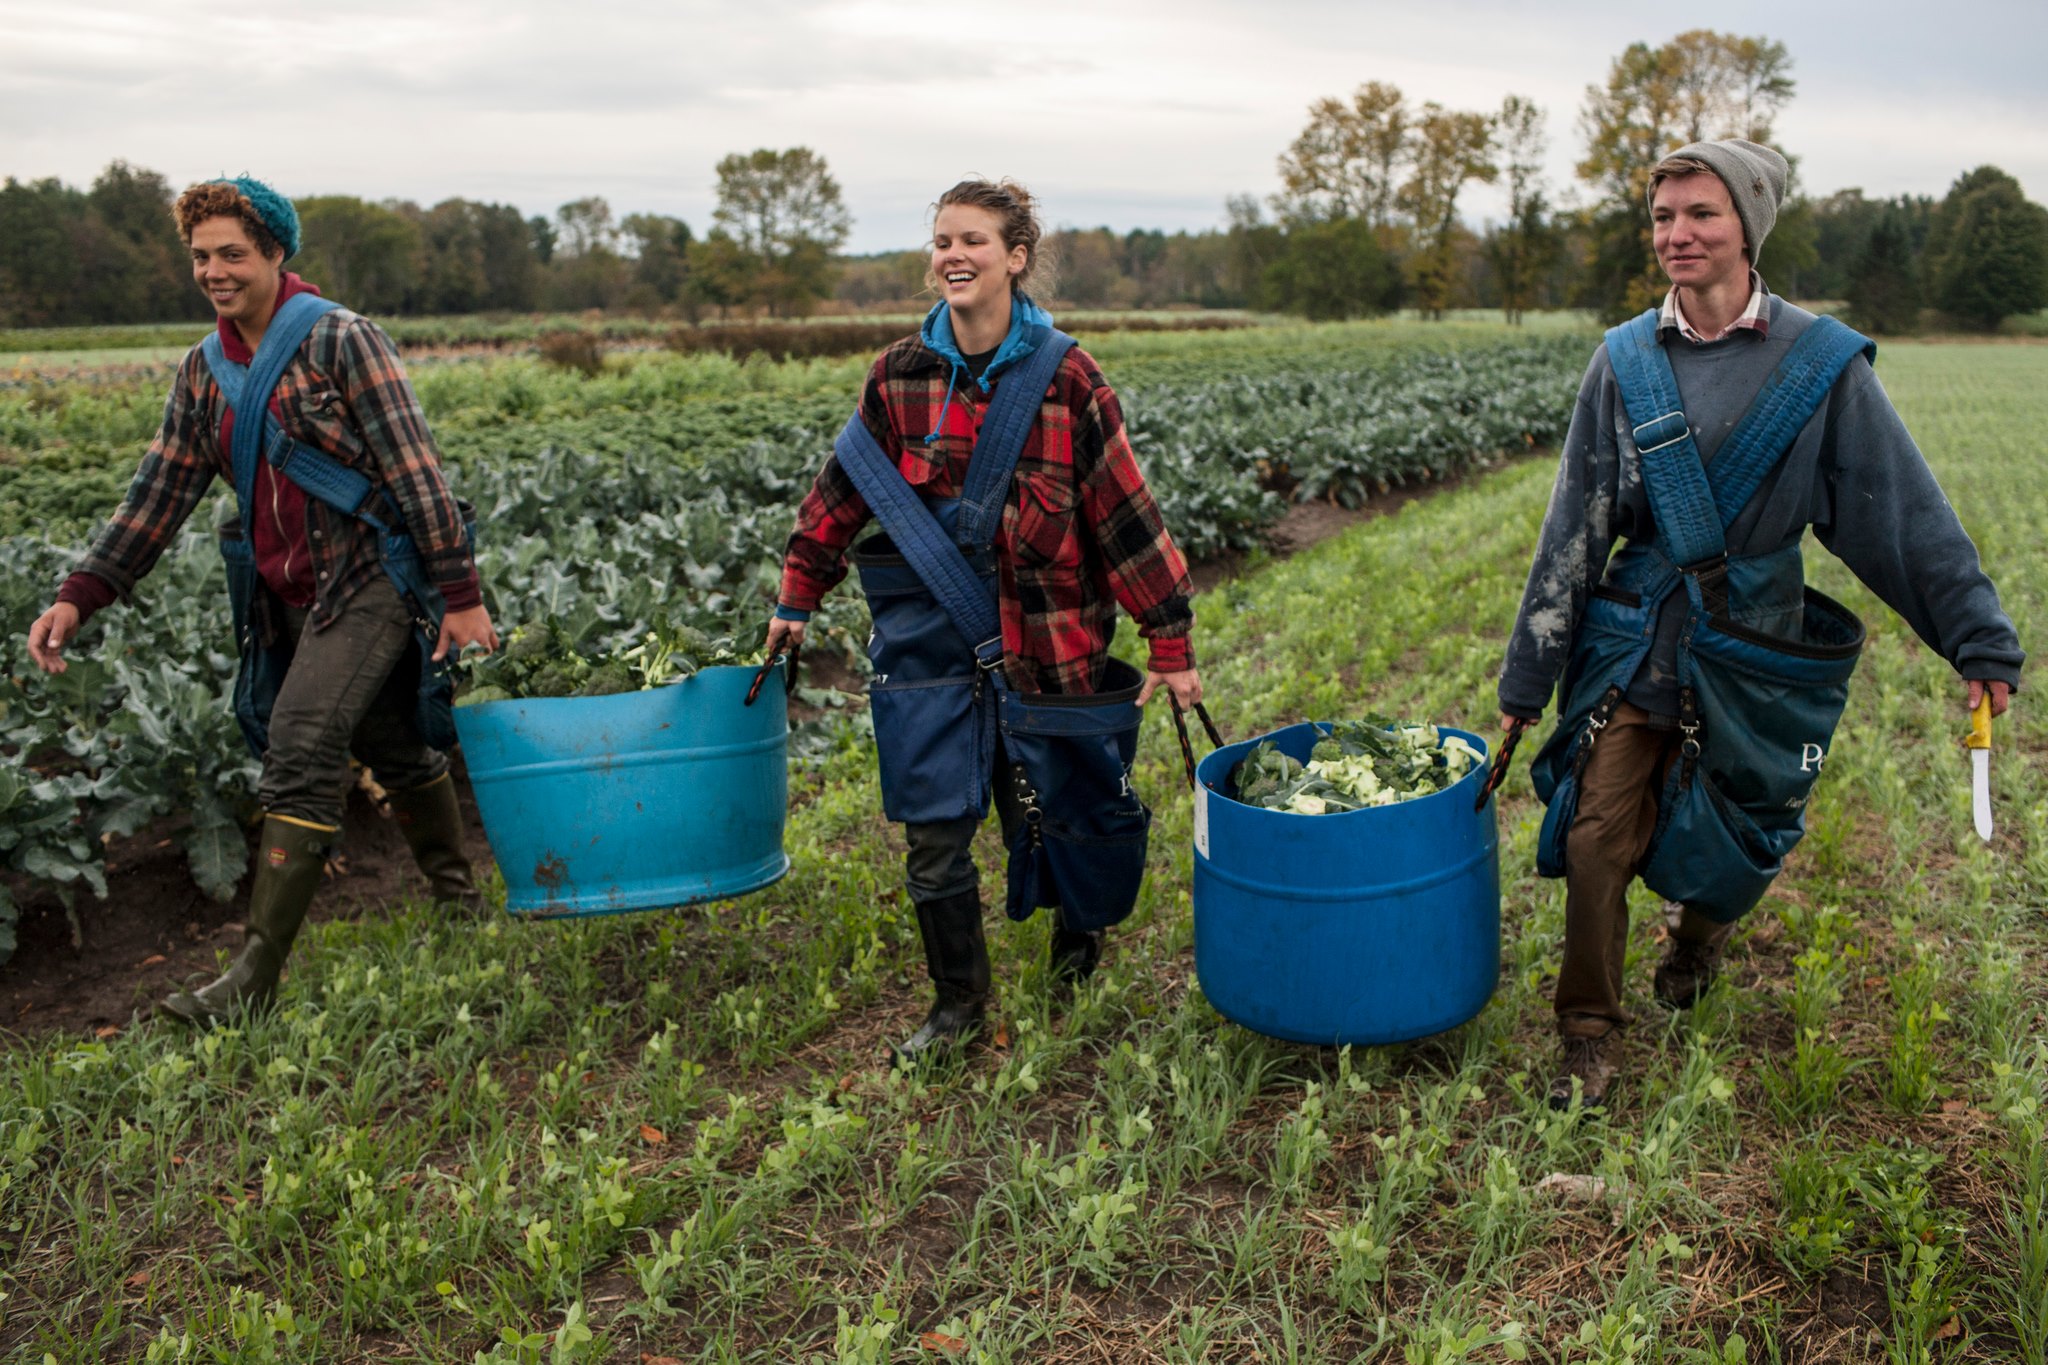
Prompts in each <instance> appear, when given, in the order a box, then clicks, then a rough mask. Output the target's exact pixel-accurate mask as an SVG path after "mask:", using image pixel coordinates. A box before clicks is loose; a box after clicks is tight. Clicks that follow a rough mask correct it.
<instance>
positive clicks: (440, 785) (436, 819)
mask: <svg viewBox="0 0 2048 1365" xmlns="http://www.w3.org/2000/svg"><path fill="white" fill-rule="evenodd" d="M385 797H386V798H387V799H388V800H389V801H390V802H391V815H392V818H394V819H395V820H397V821H398V832H399V833H401V834H403V835H404V836H405V846H406V847H407V848H409V849H411V850H412V860H413V861H414V862H415V863H418V864H419V868H420V871H421V872H423V873H425V874H426V877H427V886H428V887H429V888H430V889H431V890H432V891H433V894H434V903H435V904H436V905H443V906H450V907H454V908H458V909H463V910H469V911H481V910H482V909H483V908H484V896H483V892H481V891H479V890H477V887H476V875H475V873H474V872H472V871H471V870H470V866H469V857H468V855H467V854H465V853H464V852H463V851H462V806H461V803H460V802H458V801H457V800H456V797H455V777H454V775H453V774H452V773H442V774H441V775H440V776H439V777H437V778H435V779H434V780H433V781H432V782H429V783H427V785H426V786H424V787H413V788H411V789H410V790H408V791H387V792H386V793H385Z"/></svg>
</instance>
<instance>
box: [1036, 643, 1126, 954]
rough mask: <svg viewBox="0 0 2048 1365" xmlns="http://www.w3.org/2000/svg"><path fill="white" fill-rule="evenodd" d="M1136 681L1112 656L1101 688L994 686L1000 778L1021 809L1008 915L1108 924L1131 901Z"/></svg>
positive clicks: (1073, 924)
mask: <svg viewBox="0 0 2048 1365" xmlns="http://www.w3.org/2000/svg"><path fill="white" fill-rule="evenodd" d="M1141 682H1142V679H1141V678H1140V677H1139V676H1138V672H1137V670H1136V669H1134V668H1132V667H1131V666H1130V665H1129V664H1126V663H1124V662H1122V661H1121V660H1117V659H1112V660H1110V661H1109V667H1108V670H1107V671H1106V673H1105V675H1104V683H1105V688H1104V690H1103V691H1100V692H1093V693H1087V694H1083V695H1072V694H1055V693H1027V692H1013V691H1010V690H1009V689H1008V688H1005V689H1004V690H1003V691H1002V692H1001V693H1000V694H999V696H1000V703H999V715H1000V718H1001V729H1002V736H1003V751H1004V754H1005V757H1006V759H1007V762H1008V766H1009V772H1008V773H1007V774H1006V780H1008V781H1010V782H1012V783H1014V784H1015V789H1016V793H1017V797H1018V801H1019V804H1020V805H1021V806H1022V807H1023V810H1024V819H1023V820H1022V821H1021V822H1020V823H1019V825H1018V827H1017V828H1016V829H1015V830H1014V831H1012V838H1011V843H1010V860H1009V886H1008V902H1007V909H1008V912H1009V915H1010V918H1012V919H1018V920H1021V919H1028V918H1029V917H1030V916H1031V914H1032V912H1033V911H1035V910H1038V909H1040V908H1046V907H1052V906H1058V907H1060V911H1061V922H1062V923H1063V924H1065V925H1066V926H1067V927H1068V928H1070V929H1105V928H1108V927H1109V926H1110V925H1112V924H1117V923H1120V922H1121V921H1123V920H1124V919H1125V918H1127V917H1128V916H1129V915H1130V913H1131V910H1132V908H1133V907H1134V906H1135V905H1136V904H1137V901H1138V890H1139V888H1140V887H1141V886H1142V885H1143V883H1144V880H1145V853H1146V848H1147V845H1148V842H1149V839H1150V835H1151V827H1152V812H1151V811H1150V810H1149V809H1148V808H1147V807H1146V805H1145V803H1144V802H1143V801H1140V800H1139V799H1138V795H1137V792H1136V790H1135V789H1134V788H1133V787H1132V785H1131V760H1132V759H1133V758H1134V757H1135V756H1136V754H1137V749H1138V724H1139V721H1140V719H1141V714H1142V713H1141V712H1140V711H1139V710H1138V706H1137V698H1138V690H1139V686H1140V684H1141Z"/></svg>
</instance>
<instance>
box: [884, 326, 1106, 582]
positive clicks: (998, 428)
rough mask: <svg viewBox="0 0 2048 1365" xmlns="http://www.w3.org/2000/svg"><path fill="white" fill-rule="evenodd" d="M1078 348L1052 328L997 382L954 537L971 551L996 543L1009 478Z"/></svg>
mask: <svg viewBox="0 0 2048 1365" xmlns="http://www.w3.org/2000/svg"><path fill="white" fill-rule="evenodd" d="M1073 347H1074V339H1073V338H1072V337H1070V336H1068V335H1067V334H1066V333H1065V332H1062V331H1060V330H1059V329H1057V328H1053V329H1051V330H1050V331H1049V332H1048V333H1047V335H1046V338H1045V340H1043V341H1041V342H1040V343H1039V344H1038V347H1037V349H1035V350H1033V351H1032V352H1031V354H1030V355H1028V356H1026V357H1024V360H1023V363H1022V364H1020V365H1018V366H1017V367H1016V368H1015V369H1013V370H1011V371H1010V372H1009V373H1008V374H1006V375H1004V376H1003V377H1002V378H1001V379H999V380H997V381H996V392H995V396H994V397H993V398H991V399H990V400H989V405H988V415H987V416H986V417H984V418H983V419H982V422H981V435H980V436H979V437H977V438H976V439H975V442H974V458H973V459H972V461H970V462H969V464H968V466H967V484H966V487H965V488H963V489H962V490H961V492H960V520H959V523H958V525H957V527H956V528H955V534H957V535H958V537H959V541H960V544H961V545H963V546H965V547H967V548H968V549H978V548H980V547H981V546H984V545H987V544H990V543H991V542H993V541H994V540H995V538H996V528H997V527H998V526H1000V525H1001V524H1002V518H1003V504H1004V503H1005V502H1007V501H1008V500H1009V494H1010V479H1011V477H1012V476H1013V475H1014V474H1015V473H1016V472H1017V459H1018V457H1019V456H1021V455H1022V454H1023V453H1024V442H1025V441H1026V439H1028V438H1029V437H1030V435H1031V426H1032V423H1034V422H1036V421H1037V420H1038V409H1039V407H1040V406H1041V405H1042V404H1043V403H1044V402H1045V391H1046V390H1047V389H1049V388H1051V387H1052V381H1053V378H1054V377H1055V376H1056V375H1058V374H1059V370H1060V362H1061V361H1063V360H1065V359H1066V355H1067V352H1068V351H1070V350H1072V349H1073ZM889 534H890V536H891V537H892V538H893V537H894V536H895V534H896V533H895V532H894V531H893V530H892V531H891V532H890V533H889ZM897 543H898V544H899V545H900V544H901V543H902V542H901V541H900V540H899V541H898V542H897Z"/></svg>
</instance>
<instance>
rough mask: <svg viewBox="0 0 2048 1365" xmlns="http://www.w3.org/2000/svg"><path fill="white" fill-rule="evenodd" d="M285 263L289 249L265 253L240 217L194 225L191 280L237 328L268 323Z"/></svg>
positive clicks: (275, 304) (264, 325)
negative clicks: (269, 253)
mask: <svg viewBox="0 0 2048 1365" xmlns="http://www.w3.org/2000/svg"><path fill="white" fill-rule="evenodd" d="M283 264H284V253H283V252H282V251H279V252H277V253H276V254H275V255H270V256H266V255H264V254H263V252H262V251H260V250H259V249H258V248H257V246H256V243H254V242H253V241H251V240H250V239H249V229H248V228H247V227H246V226H244V225H243V223H242V220H241V219H240V218H234V217H228V216H222V217H218V218H208V219H207V220H206V221H205V222H203V223H200V224H199V225H198V226H196V227H194V228H193V229H192V278H193V279H194V280H196V281H197V282H198V284H199V288H200V289H201V291H203V292H204V293H205V295H206V297H207V300H208V301H209V302H211V303H212V304H213V311H214V312H215V313H217V314H219V315H220V316H221V317H224V318H226V319H227V320H228V321H229V322H232V323H234V324H235V325H236V326H238V327H243V328H247V329H250V330H253V331H261V330H262V329H263V328H264V327H266V326H268V325H269V322H270V314H271V312H272V310H273V309H274V308H275V307H276V306H277V291H278V287H279V284H280V283H281V281H280V277H279V274H278V267H280V266H282V265H283Z"/></svg>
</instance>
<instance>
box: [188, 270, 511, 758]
mask: <svg viewBox="0 0 2048 1365" xmlns="http://www.w3.org/2000/svg"><path fill="white" fill-rule="evenodd" d="M338 306H339V305H338V304H336V303H334V302H333V301H332V300H330V299H323V298H320V297H319V296H318V295H314V294H294V295H293V296H292V297H290V298H289V299H286V300H285V301H284V304H283V306H281V307H280V308H279V309H278V310H277V315H276V316H275V317H273V318H272V319H271V321H270V329H269V330H268V331H266V332H265V333H264V334H263V344H262V345H261V346H259V347H258V348H257V350H256V355H255V358H254V359H253V360H252V361H251V362H250V363H249V364H247V365H240V364H237V363H236V362H234V361H232V360H229V359H228V358H227V353H226V351H225V350H224V349H223V348H222V346H221V341H220V334H219V333H217V332H215V333H210V334H209V335H208V336H207V338H206V340H205V342H204V343H202V345H201V348H200V349H201V352H202V354H203V355H204V356H205V359H206V365H207V368H208V369H209V370H211V371H212V372H213V379H214V382H215V383H216V384H218V385H220V391H221V393H222V394H223V395H224V396H225V397H226V398H227V400H228V406H229V407H230V408H232V409H234V413H235V428H234V435H233V440H232V442H231V444H230V447H229V451H228V454H229V459H230V462H231V464H232V467H233V470H234V482H235V502H236V503H237V505H238V506H239V507H240V509H241V520H240V522H239V524H230V525H228V526H225V527H223V528H222V531H221V535H220V554H221V559H222V560H223V561H225V563H226V565H227V575H228V602H229V604H230V606H231V607H232V608H233V612H234V623H235V643H236V647H237V648H238V649H239V651H240V654H241V664H240V667H239V669H238V670H237V671H236V674H235V694H234V703H235V720H236V721H237V722H238V723H239V724H240V725H241V727H242V737H243V739H245V740H246V741H248V744H249V749H250V752H252V753H254V754H255V755H256V757H258V758H261V757H263V755H264V753H265V751H266V750H268V749H269V747H270V711H271V708H272V706H274V705H275V704H276V702H277V693H278V689H279V688H280V687H281V686H283V684H284V675H285V670H286V667H287V666H288V664H289V662H290V659H291V655H290V652H289V650H288V649H287V648H285V647H284V645H285V642H282V641H279V640H277V639H276V638H274V636H273V634H272V632H271V631H270V630H268V629H266V628H265V627H264V624H263V622H262V620H261V619H260V618H261V616H262V615H263V613H261V612H260V610H259V607H258V603H259V601H260V599H261V593H262V590H263V579H262V576H261V574H259V573H258V572H257V569H256V552H255V536H254V531H253V529H252V528H253V517H254V511H253V507H254V502H255V490H256V462H257V460H258V459H266V460H268V461H269V462H270V464H271V467H272V468H274V469H275V470H277V472H278V473H279V474H284V475H288V476H289V477H290V478H291V481H292V482H293V483H295V484H297V485H298V486H299V487H300V488H302V489H304V490H305V491H306V493H307V494H308V496H311V497H315V498H318V499H320V501H322V502H324V503H326V504H327V505H328V506H329V507H332V508H333V509H335V510H336V511H337V512H340V513H342V514H343V515H344V516H351V517H355V518H357V519H358V520H360V521H363V522H365V523H367V524H368V525H369V526H371V527H372V528H373V529H375V531H376V532H377V535H378V537H379V539H378V559H379V561H380V562H381V563H382V564H383V566H384V572H385V574H386V575H387V576H388V577H389V578H390V579H391V583H392V586H393V587H395V588H397V589H398V597H399V600H400V601H401V602H404V603H405V604H406V607H407V609H408V610H410V611H411V613H412V617H413V646H414V648H413V650H412V651H411V652H410V653H409V655H408V658H410V657H411V655H412V654H417V656H418V660H419V662H418V669H419V684H418V688H417V694H418V702H417V705H416V706H415V708H414V713H413V724H414V726H415V727H416V728H417V729H418V730H419V733H420V738H422V739H424V740H425V741H426V742H427V743H428V744H429V745H431V746H433V747H434V748H436V749H443V750H446V749H452V748H453V747H455V718H454V712H453V709H452V708H453V704H454V682H453V679H452V677H451V675H450V671H449V666H448V665H447V664H445V663H442V664H436V663H435V662H434V661H433V654H434V647H435V645H436V644H437V643H439V639H440V634H441V616H442V614H443V611H444V609H445V608H444V604H443V602H442V600H441V592H440V589H438V588H436V587H435V586H434V582H433V580H432V579H431V578H430V577H429V576H428V575H427V572H426V566H425V565H424V564H423V563H421V561H420V555H419V549H418V547H417V546H416V545H414V543H413V539H412V536H411V535H409V534H408V533H407V532H406V529H405V522H404V520H403V518H402V517H400V515H399V513H398V508H397V507H396V506H395V505H394V504H393V503H392V501H391V499H390V497H389V495H387V494H386V493H385V492H384V490H383V489H381V488H380V487H378V486H377V484H376V483H375V482H374V481H372V480H371V479H370V478H369V477H368V476H367V475H365V474H363V473H361V472H360V471H358V470H355V469H351V468H350V467H349V466H347V465H345V464H343V463H342V462H341V461H340V460H337V459H335V458H334V457H333V456H332V455H329V454H328V453H327V452H326V451H324V450H320V449H318V448H316V447H313V446H309V445H304V444H301V443H300V442H298V441H296V440H294V439H292V437H291V435H290V434H289V433H287V432H286V431H285V430H284V429H283V427H282V426H281V425H279V423H278V420H277V418H276V416H275V415H274V414H272V412H271V411H270V396H271V393H272V392H273V391H274V390H275V389H276V388H277V381H278V380H279V378H281V377H282V376H283V374H284V369H285V366H286V365H287V364H289V363H290V362H291V358H292V356H293V355H295V354H296V353H297V352H298V349H299V347H300V346H302V345H303V344H305V340H306V337H307V336H308V335H309V334H310V333H311V332H312V330H313V323H314V322H315V321H316V320H317V319H318V318H319V317H320V315H321V314H322V313H326V312H328V311H330V310H332V309H334V308H336V307H338ZM252 413H253V414H260V415H261V418H262V420H261V421H255V420H251V417H250V414H252ZM463 512H464V517H463V529H464V531H465V533H466V534H468V535H470V536H472V537H473V536H474V534H475V533H474V528H473V525H472V523H471V521H470V516H469V511H468V508H467V506H466V505H464V507H463ZM400 667H404V664H403V663H401V664H400Z"/></svg>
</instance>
